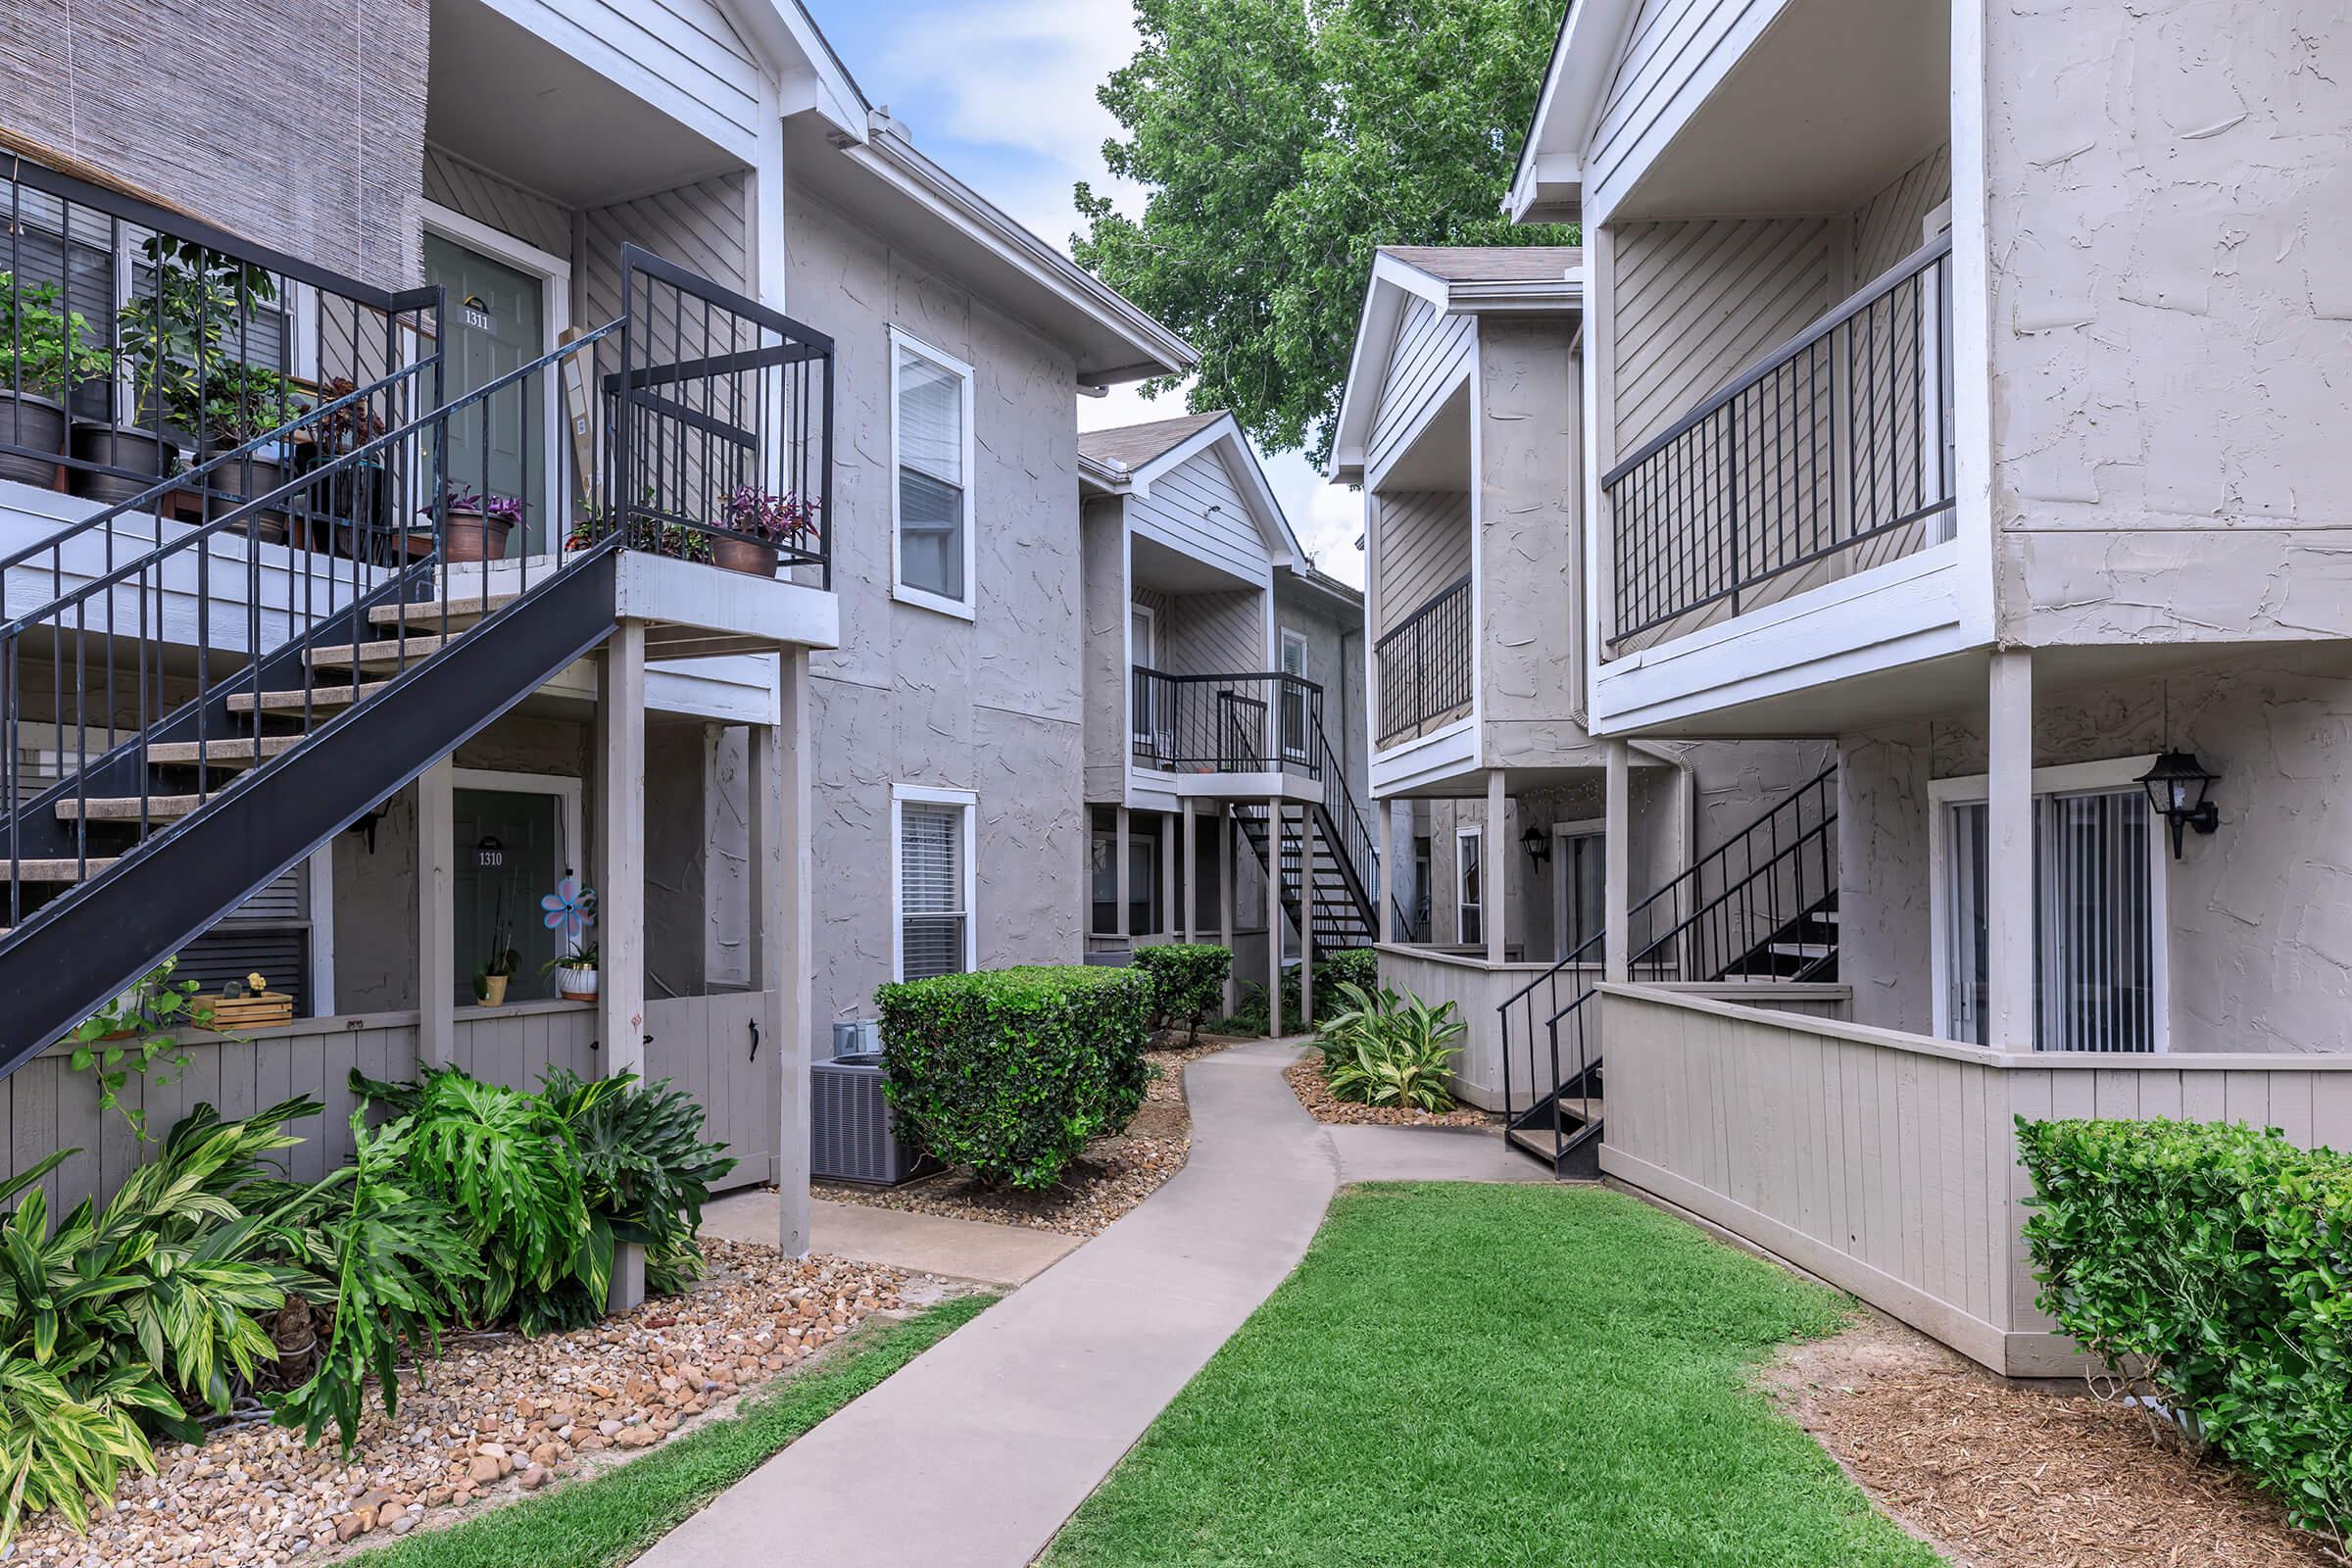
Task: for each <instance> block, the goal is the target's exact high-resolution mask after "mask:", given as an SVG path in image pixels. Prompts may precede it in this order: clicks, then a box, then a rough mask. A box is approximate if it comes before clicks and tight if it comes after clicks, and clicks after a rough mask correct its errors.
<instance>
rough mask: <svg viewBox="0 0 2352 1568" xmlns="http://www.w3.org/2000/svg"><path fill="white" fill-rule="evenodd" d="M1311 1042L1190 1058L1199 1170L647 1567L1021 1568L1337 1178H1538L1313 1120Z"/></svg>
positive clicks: (1262, 1280)
mask: <svg viewBox="0 0 2352 1568" xmlns="http://www.w3.org/2000/svg"><path fill="white" fill-rule="evenodd" d="M1301 1044H1302V1042H1297V1041H1285V1042H1277V1043H1272V1044H1267V1045H1260V1046H1247V1047H1240V1048H1237V1049H1235V1050H1232V1051H1227V1052H1223V1053H1221V1054H1217V1055H1214V1056H1207V1057H1203V1058H1202V1059H1201V1060H1199V1061H1196V1062H1194V1063H1192V1065H1191V1066H1189V1067H1188V1068H1187V1069H1186V1070H1185V1092H1186V1098H1187V1099H1188V1101H1189V1102H1190V1103H1191V1106H1192V1113H1193V1150H1192V1156H1191V1158H1190V1159H1189V1160H1187V1161H1186V1163H1185V1167H1184V1169H1183V1170H1181V1171H1179V1172H1178V1173H1177V1174H1176V1175H1175V1176H1174V1177H1173V1178H1171V1179H1170V1180H1169V1182H1168V1184H1167V1185H1166V1186H1165V1187H1162V1188H1161V1189H1160V1190H1159V1191H1158V1192H1156V1193H1154V1194H1153V1195H1152V1197H1151V1198H1150V1199H1149V1200H1147V1201H1145V1202H1144V1203H1143V1205H1142V1206H1141V1207H1139V1208H1137V1209H1136V1210H1135V1211H1134V1212H1133V1213H1131V1214H1129V1215H1127V1216H1126V1217H1125V1218H1123V1219H1121V1220H1119V1221H1118V1223H1116V1224H1114V1225H1112V1226H1111V1227H1110V1228H1109V1229H1108V1230H1106V1231H1104V1232H1103V1234H1102V1235H1101V1236H1100V1237H1098V1238H1096V1239H1095V1240H1094V1241H1093V1242H1092V1243H1090V1244H1088V1245H1087V1246H1086V1247H1084V1248H1081V1249H1080V1250H1078V1251H1076V1252H1075V1253H1073V1254H1071V1255H1070V1256H1069V1257H1067V1258H1065V1259H1063V1260H1062V1261H1061V1262H1060V1263H1058V1264H1056V1265H1055V1266H1054V1267H1053V1268H1050V1269H1048V1270H1047V1271H1046V1272H1045V1273H1043V1274H1041V1275H1039V1276H1038V1277H1037V1278H1036V1279H1035V1280H1034V1281H1033V1282H1032V1283H1030V1284H1029V1285H1027V1286H1024V1287H1023V1288H1022V1289H1021V1290H1019V1291H1018V1292H1016V1293H1014V1294H1013V1295H1012V1296H1010V1297H1009V1298H1007V1299H1005V1300H1004V1301H1002V1302H1000V1303H999V1304H997V1305H996V1306H993V1307H991V1308H990V1309H989V1310H988V1311H987V1312H985V1313H983V1314H982V1315H981V1316H980V1317H979V1318H978V1319H976V1320H975V1321H973V1322H972V1323H971V1324H969V1325H967V1326H966V1327H964V1328H961V1329H958V1330H957V1331H956V1333H955V1335H953V1336H952V1337H951V1338H949V1339H948V1340H946V1341H944V1342H943V1343H942V1344H940V1345H939V1346H938V1347H936V1348H933V1349H932V1350H930V1351H928V1352H927V1353H925V1354H924V1355H922V1356H921V1357H920V1358H918V1359H916V1360H915V1361H913V1362H911V1363H910V1364H908V1365H907V1367H906V1368H905V1369H904V1370H902V1371H900V1372H898V1373H897V1374H896V1375H894V1376H893V1377H891V1378H890V1380H889V1381H888V1382H886V1383H884V1384H882V1385H881V1386H880V1387H879V1388H877V1389H875V1390H874V1391H873V1392H872V1393H870V1394H868V1395H866V1396H865V1397H862V1398H860V1399H858V1401H857V1402H856V1403H854V1404H852V1405H850V1406H849V1407H848V1408H846V1409H844V1410H843V1411H841V1413H840V1414H838V1415H835V1416H833V1417H832V1418H831V1419H830V1420H827V1421H826V1422H825V1423H824V1424H823V1425H821V1426H819V1427H817V1428H816V1429H815V1430H814V1431H813V1432H811V1433H809V1435H808V1436H807V1437H805V1438H803V1439H801V1440H800V1441H799V1442H798V1443H795V1444H794V1445H793V1446H791V1447H789V1448H786V1449H785V1450H784V1451H783V1452H782V1453H780V1454H778V1455H777V1456H776V1457H775V1458H773V1459H771V1460H769V1461H768V1462H767V1463H766V1464H765V1465H763V1466H761V1467H760V1469H759V1470H758V1471H756V1472H755V1473H754V1474H752V1475H751V1476H749V1477H747V1478H746V1479H745V1480H743V1481H742V1482H740V1483H738V1484H737V1485H736V1486H735V1487H733V1488H732V1489H730V1490H729V1491H728V1492H727V1493H725V1494H724V1495H722V1496H720V1497H719V1499H718V1500H717V1501H716V1502H715V1503H713V1504H712V1505H711V1507H710V1508H708V1509H706V1510H704V1511H703V1512H702V1513H700V1514H697V1515H696V1516H695V1517H694V1518H692V1519H690V1520H688V1521H687V1522H686V1523H685V1524H683V1525H681V1526H680V1527H679V1528H678V1529H677V1530H675V1531H673V1532H672V1533H671V1534H670V1535H669V1536H668V1537H667V1538H666V1539H664V1540H663V1541H662V1543H661V1544H659V1545H657V1546H656V1547H655V1548H654V1549H653V1550H652V1551H650V1552H648V1553H647V1554H646V1555H645V1556H644V1557H642V1558H640V1559H639V1560H638V1561H639V1568H784V1565H788V1564H789V1565H797V1564H810V1565H823V1564H832V1563H855V1564H857V1565H858V1568H896V1565H900V1564H904V1565H907V1568H940V1565H942V1564H955V1565H956V1568H1020V1565H1022V1564H1025V1563H1027V1562H1029V1561H1030V1560H1031V1559H1033V1558H1034V1557H1035V1556H1036V1555H1037V1554H1038V1553H1039V1552H1040V1551H1042V1550H1044V1549H1045V1546H1046V1544H1047V1543H1048V1542H1050V1541H1051V1540H1052V1539H1053V1537H1054V1532H1055V1531H1057V1530H1059V1529H1060V1528H1061V1524H1062V1521H1063V1520H1065V1519H1067V1518H1068V1517H1069V1516H1070V1513H1071V1512H1072V1511H1073V1510H1074V1509H1076V1508H1077V1506H1078V1505H1079V1504H1080V1503H1081V1502H1083V1501H1085V1500H1086V1497H1087V1495H1088V1494H1089V1493H1091V1492H1093V1491H1094V1489H1095V1488H1096V1486H1097V1485H1099V1484H1100V1483H1101V1482H1102V1480H1103V1477H1104V1476H1106V1475H1108V1474H1109V1473H1110V1470H1111V1467H1112V1466H1114V1465H1116V1464H1117V1463H1118V1461H1119V1459H1120V1458H1121V1457H1122V1456H1123V1455H1124V1454H1125V1453H1126V1452H1127V1450H1128V1449H1129V1448H1130V1447H1131V1446H1134V1444H1135V1442H1136V1440H1137V1439H1138V1438H1140V1437H1142V1436H1143V1434H1144V1430H1145V1429H1146V1428H1147V1427H1149V1426H1150V1425H1151V1424H1152V1420H1153V1418H1155V1417H1156V1416H1157V1415H1158V1414H1159V1412H1160V1411H1161V1410H1162V1409H1163V1408H1164V1407H1165V1406H1166V1405H1167V1403H1168V1401H1169V1400H1170V1399H1172V1398H1174V1397H1176V1395H1177V1393H1178V1391H1180V1390H1181V1389H1183V1387H1184V1386H1185V1384H1187V1383H1188V1382H1190V1381H1191V1380H1192V1377H1193V1375H1194V1374H1195V1373H1196V1372H1198V1371H1200V1370H1201V1367H1202V1366H1203V1365H1205V1364H1206V1363H1207V1361H1208V1358H1209V1357H1210V1356H1211V1355H1213V1354H1214V1353H1215V1352H1216V1349H1217V1348H1218V1347H1219V1346H1221V1345H1223V1344H1224V1343H1225V1341H1226V1340H1227V1339H1228V1338H1229V1337H1230V1336H1231V1335H1232V1334H1233V1332H1234V1331H1235V1330H1236V1329H1238V1328H1240V1327H1241V1326H1242V1322H1243V1320H1244V1319H1246V1318H1247V1317H1249V1315H1250V1312H1251V1311H1252V1310H1254V1309H1255V1308H1256V1306H1257V1305H1258V1303H1259V1302H1261V1301H1263V1300H1264V1299H1266V1297H1267V1296H1268V1295H1269V1294H1270V1293H1271V1292H1272V1291H1273V1289H1274V1287H1275V1286H1277V1285H1279V1284H1280V1283H1282V1281H1283V1279H1284V1278H1285V1277H1286V1276H1288V1275H1289V1273H1290V1272H1291V1270H1292V1269H1293V1268H1294V1267H1295V1266H1296V1265H1297V1264H1298V1261H1299V1258H1300V1257H1301V1256H1303V1255H1304V1254H1305V1251H1306V1246H1307V1243H1308V1242H1309V1241H1310V1240H1311V1239H1312V1238H1313V1236H1314V1234H1315V1230H1316V1227H1317V1226H1319V1225H1320V1224H1321V1223H1322V1220H1323V1211H1324V1209H1325V1208H1326V1207H1327V1206H1328V1205H1329V1203H1330V1201H1331V1199H1332V1195H1333V1194H1334V1193H1335V1192H1336V1191H1337V1190H1338V1188H1339V1185H1340V1182H1341V1180H1342V1179H1343V1175H1342V1173H1343V1169H1344V1168H1345V1170H1346V1172H1347V1179H1348V1180H1374V1179H1380V1180H1387V1179H1398V1178H1423V1177H1427V1178H1432V1179H1441V1180H1443V1179H1470V1180H1480V1179H1486V1180H1493V1179H1498V1178H1499V1179H1511V1180H1519V1179H1525V1178H1524V1177H1523V1176H1522V1175H1521V1174H1520V1173H1519V1172H1518V1170H1517V1167H1516V1166H1514V1165H1513V1164H1511V1163H1510V1162H1509V1156H1508V1155H1507V1153H1506V1152H1504V1151H1503V1150H1502V1148H1501V1142H1500V1140H1499V1139H1495V1138H1492V1137H1491V1136H1490V1137H1485V1138H1479V1137H1478V1135H1475V1134H1474V1135H1471V1138H1457V1135H1454V1134H1442V1133H1435V1132H1419V1131H1415V1130H1413V1129H1410V1128H1329V1127H1324V1126H1321V1125H1319V1124H1318V1123H1316V1122H1315V1121H1314V1120H1313V1119H1312V1118H1310V1117H1309V1116H1308V1115H1307V1114H1306V1112H1305V1111H1304V1110H1302V1109H1300V1108H1299V1102H1298V1098H1297V1097H1296V1096H1295V1095H1293V1094H1292V1093H1291V1090H1290V1086H1289V1085H1288V1084H1286V1083H1285V1082H1284V1081H1283V1077H1282V1070H1283V1068H1285V1067H1286V1066H1288V1065H1289V1064H1290V1063H1291V1062H1293V1061H1295V1060H1296V1059H1298V1055H1299V1047H1300V1045H1301ZM1333 1133H1341V1134H1345V1135H1348V1136H1346V1137H1344V1138H1339V1139H1335V1138H1333V1137H1332V1136H1330V1135H1331V1134H1333ZM1358 1133H1372V1134H1378V1135H1384V1136H1378V1137H1373V1138H1358V1137H1356V1136H1354V1135H1355V1134H1358ZM1390 1134H1395V1135H1397V1136H1394V1137H1392V1136H1385V1135H1390ZM1472 1138H1475V1139H1477V1142H1478V1143H1479V1144H1481V1145H1484V1146H1486V1147H1488V1148H1490V1149H1491V1150H1492V1151H1493V1152H1494V1153H1495V1155H1497V1156H1498V1159H1497V1160H1494V1161H1490V1160H1486V1159H1484V1158H1483V1157H1481V1156H1480V1155H1479V1153H1478V1152H1477V1151H1476V1150H1475V1149H1474V1148H1473V1147H1472V1143H1471V1139H1472ZM1433 1140H1435V1142H1433ZM1343 1144H1344V1145H1345V1146H1347V1152H1345V1153H1343V1152H1342V1151H1341V1149H1340V1147H1339V1146H1341V1145H1343ZM1521 1163H1524V1164H1527V1165H1528V1167H1529V1168H1530V1169H1534V1168H1535V1167H1534V1166H1533V1164H1532V1162H1525V1161H1523V1162H1521ZM1474 1170H1475V1171H1482V1172H1484V1173H1485V1174H1483V1175H1481V1174H1473V1171H1474ZM1538 1179H1541V1172H1540V1171H1538Z"/></svg>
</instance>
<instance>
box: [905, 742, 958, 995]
mask: <svg viewBox="0 0 2352 1568" xmlns="http://www.w3.org/2000/svg"><path fill="white" fill-rule="evenodd" d="M972 804H973V797H972V795H971V794H970V793H969V792H968V791H964V790H925V789H913V788H910V787H907V786H901V787H900V788H899V789H898V790H896V791H895V792H893V795H892V798H891V816H892V818H893V822H892V827H893V839H894V842H895V844H896V851H895V855H896V858H897V862H898V863H897V865H896V866H895V867H894V873H895V874H894V875H893V877H892V880H893V882H894V883H895V884H896V885H897V887H898V890H899V911H898V953H897V961H896V962H895V963H894V965H893V971H894V973H895V974H896V975H897V977H898V978H899V979H901V980H928V979H930V978H931V977H932V976H934V975H942V974H962V973H964V972H965V971H967V970H969V969H971V968H972V967H973V958H972V935H973V933H972V906H971V889H972Z"/></svg>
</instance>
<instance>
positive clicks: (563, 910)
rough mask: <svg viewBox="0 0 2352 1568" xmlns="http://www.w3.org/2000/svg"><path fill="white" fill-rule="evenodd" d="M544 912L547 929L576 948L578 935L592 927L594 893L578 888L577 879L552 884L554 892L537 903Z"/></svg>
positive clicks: (593, 922)
mask: <svg viewBox="0 0 2352 1568" xmlns="http://www.w3.org/2000/svg"><path fill="white" fill-rule="evenodd" d="M539 907H540V908H542V909H544V910H546V911H547V914H546V921H547V928H548V929H549V930H550V931H561V932H563V933H564V941H566V942H568V943H571V944H572V945H573V946H575V947H576V946H578V945H579V940H580V933H581V932H583V931H585V930H587V929H588V928H589V927H590V926H592V925H594V924H596V889H594V888H584V887H582V886H580V879H579V878H578V877H576V876H567V877H565V878H564V880H563V881H561V882H559V883H557V884H556V891H555V892H553V893H550V894H549V895H547V897H545V898H543V899H541V900H540V901H539Z"/></svg>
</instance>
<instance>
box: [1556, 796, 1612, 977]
mask: <svg viewBox="0 0 2352 1568" xmlns="http://www.w3.org/2000/svg"><path fill="white" fill-rule="evenodd" d="M1602 842H1603V841H1602V839H1601V835H1600V830H1599V829H1598V828H1595V827H1592V826H1589V825H1587V824H1585V823H1581V822H1555V823H1553V824H1552V829H1551V912H1552V921H1551V928H1552V932H1553V936H1554V941H1555V946H1556V947H1557V949H1558V951H1557V952H1555V953H1554V954H1553V955H1552V957H1553V959H1554V960H1555V961H1556V960H1558V959H1562V958H1566V957H1567V956H1570V955H1571V954H1573V953H1575V952H1576V951H1577V950H1578V949H1580V948H1583V947H1585V946H1586V945H1587V944H1588V943H1591V944H1594V945H1595V952H1594V954H1593V957H1594V958H1595V959H1596V960H1597V958H1598V952H1597V943H1598V941H1599V938H1600V925H1601V919H1602V914H1601V910H1602V905H1603V898H1604V895H1603V893H1602V887H1603V882H1602V875H1603V870H1602V866H1603V859H1602V855H1601V845H1602Z"/></svg>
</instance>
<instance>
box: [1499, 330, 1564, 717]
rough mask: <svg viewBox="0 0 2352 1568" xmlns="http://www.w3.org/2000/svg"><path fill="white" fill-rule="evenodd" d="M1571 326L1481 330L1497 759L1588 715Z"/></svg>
mask: <svg viewBox="0 0 2352 1568" xmlns="http://www.w3.org/2000/svg"><path fill="white" fill-rule="evenodd" d="M1575 331H1576V323H1575V322H1574V321H1573V320H1571V319H1566V318H1561V319H1547V320H1534V321H1514V320H1507V319H1498V318H1495V317H1491V316H1490V317H1486V318H1482V319H1480V321H1479V326H1478V371H1477V373H1478V391H1479V396H1478V401H1477V404H1476V416H1477V419H1478V430H1477V435H1476V442H1475V447H1474V449H1475V451H1476V452H1477V455H1478V456H1477V462H1478V491H1477V500H1478V525H1479V530H1480V531H1479V555H1478V589H1477V593H1478V612H1479V618H1480V621H1481V626H1480V636H1479V649H1480V653H1481V655H1482V659H1483V663H1482V664H1481V667H1480V682H1481V685H1482V686H1483V688H1484V690H1483V692H1482V693H1481V698H1480V711H1481V714H1482V716H1483V718H1484V719H1485V721H1486V727H1487V749H1488V755H1489V757H1490V758H1491V759H1494V760H1507V759H1509V758H1511V757H1513V756H1515V755H1519V754H1520V753H1521V752H1522V750H1523V747H1522V743H1521V740H1520V739H1519V737H1517V736H1515V735H1514V734H1513V733H1512V732H1513V731H1514V730H1516V729H1518V728H1519V727H1521V726H1523V725H1532V726H1534V728H1535V729H1536V731H1537V733H1536V734H1535V735H1534V736H1533V737H1531V738H1530V739H1529V741H1528V743H1527V744H1531V745H1534V746H1546V745H1550V744H1552V743H1553V740H1554V737H1555V736H1556V735H1557V733H1558V723H1559V721H1560V720H1562V719H1568V718H1572V717H1574V716H1575V715H1576V714H1577V713H1578V712H1579V711H1582V709H1583V707H1584V683H1583V671H1582V666H1583V662H1584V661H1583V659H1582V658H1581V649H1582V646H1583V644H1582V637H1583V633H1582V627H1581V621H1582V617H1581V615H1579V614H1578V613H1577V608H1576V607H1577V605H1578V598H1579V596H1578V592H1577V585H1578V583H1579V581H1580V578H1579V574H1578V571H1577V564H1576V563H1577V553H1578V552H1577V540H1578V537H1579V534H1580V531H1581V529H1582V522H1581V520H1580V508H1579V506H1578V496H1579V494H1580V490H1581V486H1580V483H1579V475H1580V474H1581V473H1582V471H1583V468H1582V462H1583V445H1584V437H1583V431H1584V417H1583V414H1582V412H1581V411H1582V390H1581V389H1582V386H1583V376H1582V372H1581V371H1580V369H1579V368H1578V365H1577V360H1576V356H1575V355H1574V354H1572V353H1570V352H1569V344H1570V342H1571V340H1572V339H1573V337H1574V335H1575Z"/></svg>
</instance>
